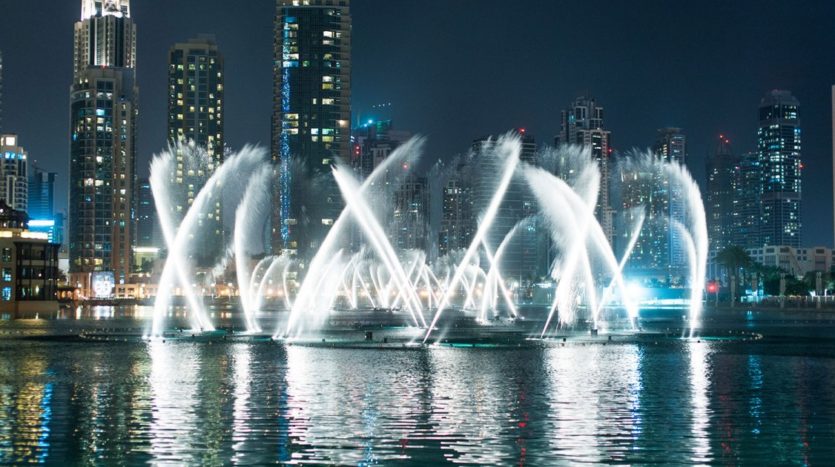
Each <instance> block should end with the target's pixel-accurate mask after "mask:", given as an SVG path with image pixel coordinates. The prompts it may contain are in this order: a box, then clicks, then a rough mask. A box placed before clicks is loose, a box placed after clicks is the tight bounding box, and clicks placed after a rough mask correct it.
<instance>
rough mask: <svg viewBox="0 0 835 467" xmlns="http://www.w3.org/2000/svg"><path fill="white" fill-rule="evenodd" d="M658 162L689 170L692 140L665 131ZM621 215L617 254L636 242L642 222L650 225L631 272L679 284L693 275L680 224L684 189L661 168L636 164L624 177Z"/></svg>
mask: <svg viewBox="0 0 835 467" xmlns="http://www.w3.org/2000/svg"><path fill="white" fill-rule="evenodd" d="M652 149H653V154H654V156H655V157H657V158H659V159H661V160H663V161H665V162H670V163H678V164H684V162H685V160H686V159H687V139H686V137H685V135H684V133H683V132H682V131H681V129H679V128H661V129H659V130H658V134H657V137H656V140H655V143H654V144H653V146H652ZM618 176H619V180H618V183H619V185H620V189H619V190H618V191H619V196H620V205H621V210H620V213H619V216H618V219H619V228H618V241H617V246H616V249H617V251H618V252H619V253H623V252H624V251H625V250H626V248H627V245H628V243H629V241H630V239H631V238H632V236H633V233H634V231H633V228H634V227H635V226H636V225H637V224H636V221H637V217H638V215H639V213H641V212H643V215H644V222H643V224H642V227H641V231H640V234H639V236H638V240H637V241H636V242H635V245H634V248H633V250H632V254H631V255H630V258H629V262H628V263H627V266H626V267H627V269H629V270H630V272H631V273H633V274H636V275H641V276H644V278H645V279H652V280H658V281H661V282H666V281H668V280H672V281H674V282H675V281H677V280H678V279H680V278H682V277H684V276H685V275H686V273H687V257H686V250H685V247H684V242H683V238H682V237H681V234H680V233H679V231H678V229H676V228H675V227H674V222H679V223H682V224H684V223H685V220H686V210H685V208H686V204H685V199H684V196H685V195H684V193H683V192H682V190H681V187H679V186H676V185H674V184H671V183H670V177H669V175H668V174H667V173H666V172H665V171H664V170H663V169H662V168H661V166H659V165H657V164H634V166H630V165H626V166H625V167H621V168H620V171H619V174H618Z"/></svg>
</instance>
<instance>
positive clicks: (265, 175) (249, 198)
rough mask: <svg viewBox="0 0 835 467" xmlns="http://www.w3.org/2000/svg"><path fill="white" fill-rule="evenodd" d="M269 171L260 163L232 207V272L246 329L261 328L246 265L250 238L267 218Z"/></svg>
mask: <svg viewBox="0 0 835 467" xmlns="http://www.w3.org/2000/svg"><path fill="white" fill-rule="evenodd" d="M271 173H272V169H271V168H270V167H269V166H264V167H261V168H260V169H259V170H257V171H256V172H255V174H254V175H253V176H252V177H251V178H250V180H249V183H248V184H247V187H246V192H245V193H244V197H243V199H242V200H241V204H240V205H238V209H237V210H236V211H235V232H234V234H233V235H234V236H233V245H234V248H235V272H236V275H237V279H238V291H239V295H240V300H241V307H242V308H243V311H244V319H245V322H246V330H247V332H261V327H260V326H259V325H258V321H257V319H256V316H255V315H256V313H257V312H258V309H257V308H255V304H256V301H257V300H256V298H255V297H254V296H253V290H252V289H253V284H252V273H253V270H252V269H251V268H250V266H249V258H250V256H251V251H250V249H251V248H252V247H253V244H254V243H256V244H257V242H254V240H255V239H258V238H260V237H261V234H262V232H263V228H264V222H265V219H266V218H267V213H266V212H265V210H264V207H265V206H266V204H267V202H268V200H269V193H268V191H267V188H268V184H269V181H270V175H271Z"/></svg>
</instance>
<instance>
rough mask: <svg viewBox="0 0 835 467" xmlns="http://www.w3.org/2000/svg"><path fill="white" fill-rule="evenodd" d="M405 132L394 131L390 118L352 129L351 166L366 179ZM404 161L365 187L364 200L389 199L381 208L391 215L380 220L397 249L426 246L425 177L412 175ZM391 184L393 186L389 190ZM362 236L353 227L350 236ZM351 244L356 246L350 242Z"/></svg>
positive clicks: (355, 244) (426, 192)
mask: <svg viewBox="0 0 835 467" xmlns="http://www.w3.org/2000/svg"><path fill="white" fill-rule="evenodd" d="M411 136H412V134H411V133H409V132H408V131H403V130H395V129H394V126H393V124H392V121H391V120H369V121H366V122H364V123H363V124H362V125H360V126H359V127H356V128H354V129H353V130H352V135H351V141H352V144H353V149H352V152H351V166H352V167H353V169H354V171H355V172H356V174H357V175H358V176H359V177H360V178H361V179H363V180H364V179H366V178H367V177H368V176H369V175H371V173H372V172H373V171H374V170H375V169H376V168H377V167H378V166H379V165H380V164H381V163H382V162H383V161H385V160H386V159H387V158H388V157H389V156H390V155H391V153H392V152H393V151H394V150H395V149H397V147H398V146H400V145H401V144H403V143H405V142H406V141H408V140H409V138H411ZM412 170H413V167H411V166H409V165H408V164H407V165H405V166H402V167H393V168H391V169H389V171H388V172H387V173H386V174H383V175H382V176H381V178H380V179H379V181H378V182H375V184H373V185H371V186H370V187H368V190H367V192H366V193H367V194H366V197H367V199H375V200H377V203H380V202H388V201H389V200H392V203H391V204H390V205H389V206H386V207H385V209H383V211H384V212H390V213H392V214H391V217H390V218H386V219H381V222H383V224H384V225H385V227H386V234H387V235H388V236H389V238H390V239H391V242H392V245H394V246H395V247H398V248H399V249H426V247H427V246H426V243H427V240H428V235H429V234H428V229H429V226H428V222H429V191H428V190H429V188H428V182H427V179H426V177H417V176H414V175H413V174H412V173H411V171H412ZM392 184H394V185H395V188H394V189H392V188H391V186H392ZM361 236H362V234H361V232H360V230H359V228H358V226H356V225H355V226H354V229H353V231H352V238H353V239H355V240H357V239H359V238H360V237H361ZM353 243H354V246H357V245H358V242H357V241H354V242H353Z"/></svg>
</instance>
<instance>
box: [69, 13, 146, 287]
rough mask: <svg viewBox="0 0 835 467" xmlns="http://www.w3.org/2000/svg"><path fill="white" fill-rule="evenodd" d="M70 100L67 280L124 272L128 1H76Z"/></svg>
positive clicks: (130, 228) (130, 224)
mask: <svg viewBox="0 0 835 467" xmlns="http://www.w3.org/2000/svg"><path fill="white" fill-rule="evenodd" d="M73 57H74V61H73V64H74V67H73V83H72V87H71V94H70V201H69V217H70V219H69V226H70V228H69V248H70V276H71V277H70V280H71V281H72V283H73V284H76V285H80V286H81V289H82V293H84V294H88V295H89V294H90V293H91V289H92V287H91V276H92V274H93V273H102V274H100V276H102V277H103V276H108V277H109V274H110V273H112V274H113V279H114V280H115V281H116V283H124V282H125V281H127V279H128V275H129V274H130V272H131V261H132V246H133V243H134V229H135V217H134V211H135V205H134V199H135V190H136V185H135V182H136V157H135V152H136V120H137V117H138V113H139V111H138V108H137V101H138V88H137V86H136V27H135V26H134V23H133V20H132V19H131V17H130V1H129V0H82V2H81V19H80V21H78V22H76V23H75V50H74V54H73Z"/></svg>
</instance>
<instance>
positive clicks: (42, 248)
mask: <svg viewBox="0 0 835 467" xmlns="http://www.w3.org/2000/svg"><path fill="white" fill-rule="evenodd" d="M27 221H28V217H27V216H26V213H24V212H22V211H17V210H14V209H12V208H11V207H9V206H8V205H7V204H6V203H5V202H4V201H2V200H0V318H3V319H12V318H35V317H38V316H44V317H45V316H48V315H49V314H52V313H55V312H57V311H58V277H59V274H60V273H59V269H58V249H59V248H60V245H58V244H55V243H50V242H49V239H48V235H47V234H45V233H41V232H31V231H29V230H28V229H27V228H26V223H27Z"/></svg>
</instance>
